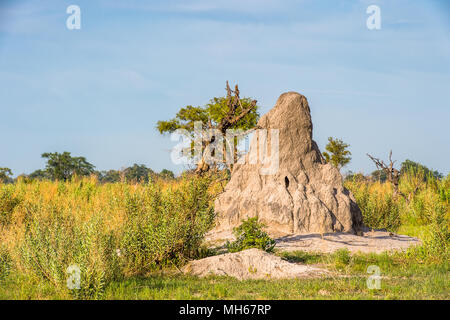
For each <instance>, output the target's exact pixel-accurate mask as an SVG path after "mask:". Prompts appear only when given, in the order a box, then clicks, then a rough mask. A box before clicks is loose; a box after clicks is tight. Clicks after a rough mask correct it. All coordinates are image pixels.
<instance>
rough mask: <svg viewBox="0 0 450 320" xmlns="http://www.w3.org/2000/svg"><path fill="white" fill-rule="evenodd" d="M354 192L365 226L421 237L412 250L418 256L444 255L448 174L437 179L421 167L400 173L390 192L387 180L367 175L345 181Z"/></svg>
mask: <svg viewBox="0 0 450 320" xmlns="http://www.w3.org/2000/svg"><path fill="white" fill-rule="evenodd" d="M345 185H346V187H347V188H348V189H349V190H351V191H352V193H353V195H354V196H355V199H356V202H357V203H358V205H359V207H360V209H361V211H362V214H363V221H364V224H365V225H366V226H368V227H369V228H373V229H380V228H384V229H387V230H389V231H392V232H400V233H406V234H409V235H411V236H418V237H420V238H422V240H423V242H424V245H423V246H422V247H421V248H420V249H419V248H417V250H421V252H419V251H417V250H416V249H414V250H416V251H415V254H419V255H421V256H422V258H424V257H426V258H441V259H448V256H449V241H450V233H449V225H450V202H449V195H450V175H448V176H447V177H446V178H444V179H442V180H439V179H436V178H435V177H433V176H427V177H426V176H424V173H423V171H420V170H412V169H411V170H409V171H408V172H406V173H404V174H402V176H401V179H400V183H399V191H400V193H401V194H403V196H401V195H396V196H395V195H394V192H393V188H392V186H391V184H390V183H389V182H385V183H380V182H378V181H375V182H374V181H370V180H367V179H354V180H350V181H346V182H345Z"/></svg>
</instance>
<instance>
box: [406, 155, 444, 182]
mask: <svg viewBox="0 0 450 320" xmlns="http://www.w3.org/2000/svg"><path fill="white" fill-rule="evenodd" d="M410 170H414V171H416V172H417V171H422V172H423V175H424V179H425V180H426V179H427V178H428V177H433V178H435V179H442V178H443V177H444V175H443V174H442V173H440V172H439V171H436V170H431V169H428V168H427V167H426V166H424V165H423V164H420V163H418V162H414V161H411V160H408V159H406V160H405V161H403V162H402V166H401V168H400V175H403V174H404V173H406V172H408V171H410Z"/></svg>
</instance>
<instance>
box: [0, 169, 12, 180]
mask: <svg viewBox="0 0 450 320" xmlns="http://www.w3.org/2000/svg"><path fill="white" fill-rule="evenodd" d="M12 175H13V173H12V171H11V169H10V168H0V182H3V183H9V182H11V181H12V178H11V176H12Z"/></svg>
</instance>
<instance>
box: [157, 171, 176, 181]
mask: <svg viewBox="0 0 450 320" xmlns="http://www.w3.org/2000/svg"><path fill="white" fill-rule="evenodd" d="M159 176H160V177H161V178H162V179H165V180H172V179H175V174H174V173H173V172H172V171H170V170H167V169H163V170H162V171H161V172H160V173H159Z"/></svg>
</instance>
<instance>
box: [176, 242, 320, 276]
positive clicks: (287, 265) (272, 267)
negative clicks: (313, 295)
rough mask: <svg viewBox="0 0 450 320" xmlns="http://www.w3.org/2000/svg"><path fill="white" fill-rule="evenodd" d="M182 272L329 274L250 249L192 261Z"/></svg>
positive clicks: (198, 273)
mask: <svg viewBox="0 0 450 320" xmlns="http://www.w3.org/2000/svg"><path fill="white" fill-rule="evenodd" d="M182 271H183V272H184V273H189V274H192V275H196V276H200V277H204V276H208V275H222V276H231V277H235V278H237V279H239V280H244V279H289V278H314V277H323V276H326V275H327V274H329V272H328V271H327V270H324V269H320V268H317V267H313V266H307V265H302V264H298V263H291V262H288V261H285V260H283V259H281V258H280V257H278V256H275V255H273V254H269V253H267V252H265V251H262V250H259V249H248V250H244V251H240V252H235V253H226V254H221V255H218V256H213V257H208V258H204V259H200V260H195V261H191V262H190V263H189V264H187V265H186V266H185V267H184V268H183V269H182Z"/></svg>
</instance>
